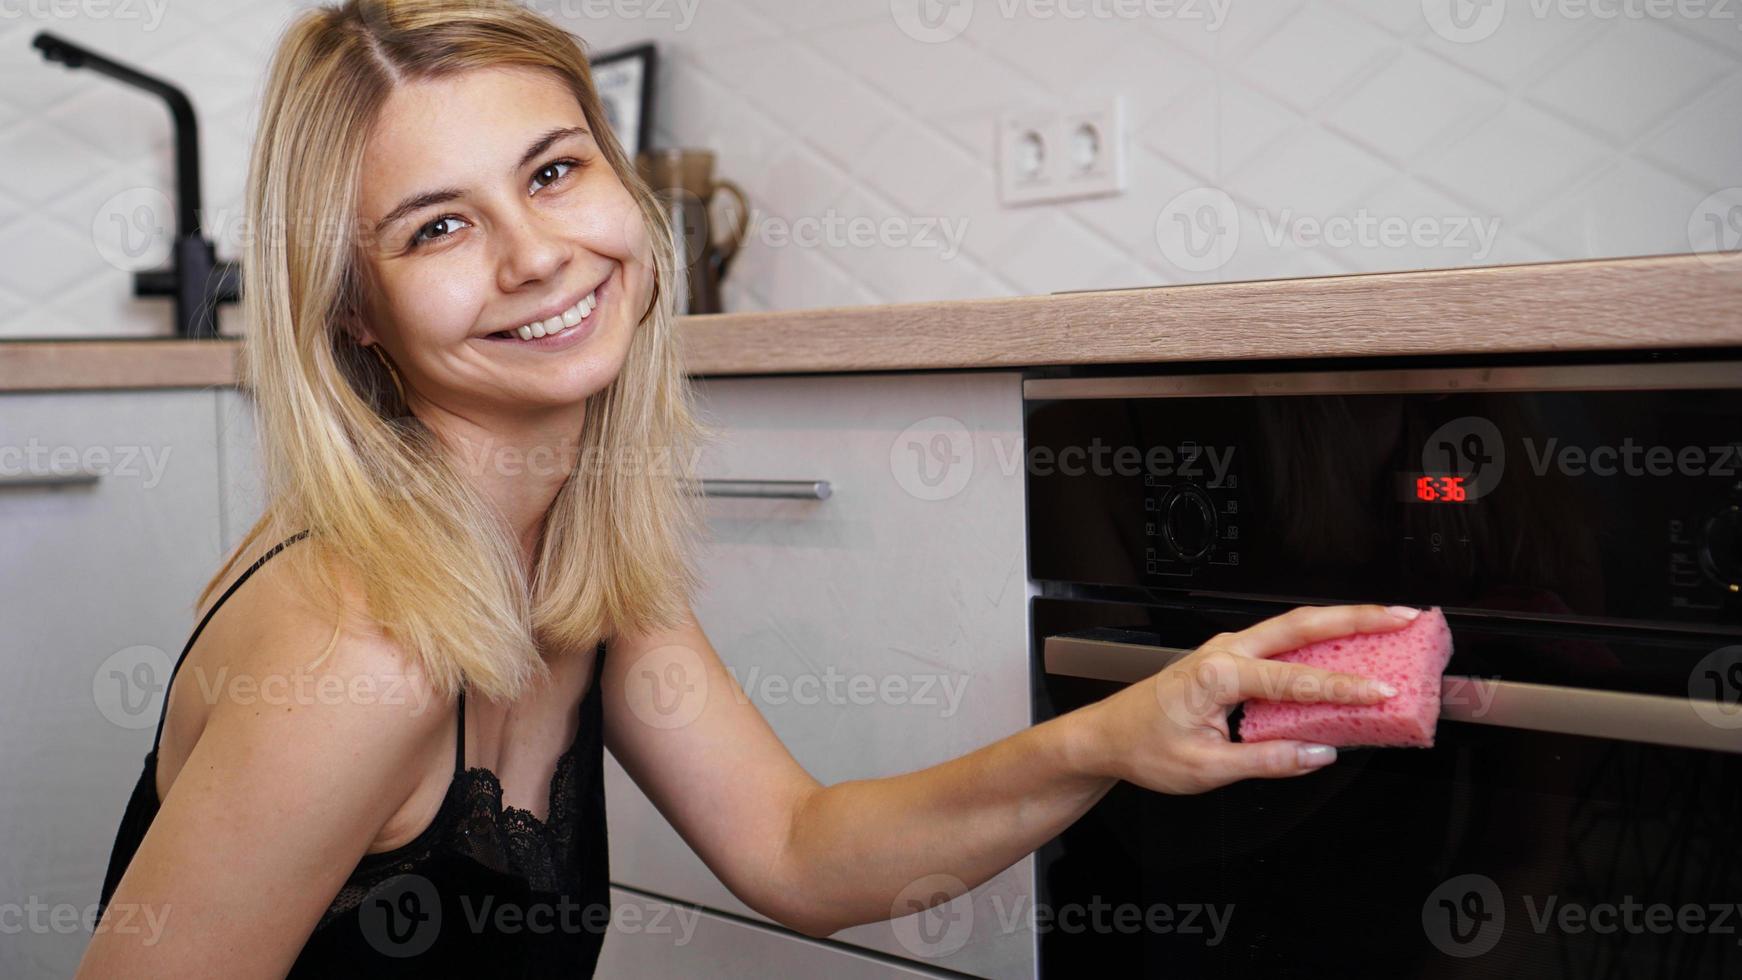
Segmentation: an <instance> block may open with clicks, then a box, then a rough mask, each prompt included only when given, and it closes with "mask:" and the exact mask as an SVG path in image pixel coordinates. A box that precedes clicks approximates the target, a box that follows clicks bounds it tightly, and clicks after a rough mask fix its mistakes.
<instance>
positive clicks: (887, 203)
mask: <svg viewBox="0 0 1742 980" xmlns="http://www.w3.org/2000/svg"><path fill="white" fill-rule="evenodd" d="M904 2H905V0H904ZM1436 2H1439V0H1429V2H1427V3H1418V2H1415V0H1407V2H1406V0H1267V2H1256V0H1231V2H1228V3H1215V4H1213V3H1210V2H1208V0H1205V2H1203V3H1200V4H1195V5H1190V6H1188V7H1185V8H1176V10H1190V11H1192V13H1190V14H1179V13H1175V14H1173V15H1170V16H1138V17H1121V16H1116V15H1095V14H1094V13H1093V12H1094V11H1096V10H1102V11H1104V10H1107V9H1111V8H1110V7H1109V6H1108V5H1099V6H1091V5H1088V4H1086V3H1075V4H1073V3H1071V2H1068V0H1066V2H1060V3H1056V4H1040V3H1026V2H1023V3H1013V2H1011V0H975V2H974V4H973V7H972V17H971V18H970V20H969V21H968V22H967V23H966V24H965V26H964V28H963V29H962V30H961V31H960V33H959V34H958V35H957V36H953V37H948V38H947V39H944V40H941V41H938V42H937V43H928V42H927V41H926V40H922V39H919V38H917V37H916V36H914V35H913V34H911V33H908V32H906V31H904V30H903V25H902V24H901V23H900V22H899V21H898V18H897V17H896V16H895V15H894V13H893V11H892V6H891V4H890V2H889V0H831V2H829V3H815V2H807V0H701V2H699V3H697V4H695V5H693V6H690V5H683V4H666V5H661V6H659V7H657V8H656V7H655V5H651V4H648V5H645V7H644V9H642V12H641V13H640V14H639V15H636V14H634V8H631V7H630V6H628V5H623V6H621V8H620V9H619V10H617V11H616V12H615V13H614V15H613V16H610V17H597V16H593V15H592V13H591V12H592V11H593V9H594V8H591V7H585V6H581V5H562V4H553V5H548V6H549V9H551V10H553V11H564V10H567V11H569V12H570V14H572V16H570V17H569V19H568V20H566V21H565V22H564V26H565V28H567V29H568V30H570V31H571V32H573V33H575V34H576V35H578V36H579V37H581V38H582V39H583V40H584V41H585V42H586V43H587V45H588V46H589V48H590V49H591V50H594V51H601V50H609V49H612V48H617V47H622V46H627V45H631V44H635V43H639V42H642V41H647V40H652V41H654V42H656V43H658V44H659V45H660V48H661V58H662V66H661V71H660V75H659V79H658V86H659V92H658V105H657V112H656V120H655V128H656V134H657V138H658V140H659V142H661V143H662V144H665V145H685V146H705V147H710V148H712V149H714V150H716V151H717V153H718V155H719V172H720V174H721V175H722V176H725V177H728V178H731V179H733V180H736V181H737V182H739V183H740V184H742V185H743V186H744V187H745V188H746V189H747V190H748V191H749V192H750V193H751V195H752V197H753V200H752V205H753V207H754V208H756V209H757V212H758V213H759V214H762V215H764V216H778V217H781V218H784V219H797V218H805V217H808V218H810V219H812V220H818V221H820V220H824V219H827V218H830V217H831V216H832V217H834V218H835V219H837V220H842V221H844V220H848V219H852V218H855V217H858V218H869V217H871V216H873V215H875V216H876V217H877V218H878V219H879V220H882V219H893V220H895V221H897V222H906V223H907V225H908V227H909V229H910V230H912V229H913V228H916V227H917V226H918V225H919V224H920V223H921V222H922V221H929V220H937V219H942V220H946V221H957V222H962V223H964V225H965V229H966V231H965V238H964V239H963V240H962V243H961V253H960V254H959V255H957V256H955V257H954V258H952V259H950V260H948V261H939V260H938V256H937V255H936V250H932V251H930V252H928V251H927V250H925V249H918V248H913V247H911V246H907V245H897V244H889V243H887V242H886V243H884V244H877V245H871V246H857V245H847V246H844V247H830V246H827V245H822V246H818V245H791V244H787V245H777V244H770V243H769V242H768V241H754V240H753V241H752V242H751V243H750V244H749V245H748V246H746V249H745V253H744V254H743V255H742V256H740V257H739V260H738V262H737V263H736V265H735V266H734V268H733V269H732V271H731V274H730V276H729V277H728V279H727V281H726V284H725V296H726V297H727V300H728V303H729V307H730V308H734V309H763V308H781V309H786V308H799V307H808V306H823V305H853V304H858V303H864V302H873V301H892V300H895V299H928V298H945V297H978V296H996V295H1010V294H1018V293H1023V292H1028V291H1031V290H1037V289H1042V288H1044V289H1047V290H1052V289H1087V288H1096V287H1099V286H1103V285H1106V284H1108V283H1111V282H1120V283H1122V284H1123V283H1125V280H1127V279H1131V278H1141V277H1144V276H1147V277H1148V281H1150V282H1154V283H1166V282H1193V281H1212V280H1216V279H1231V278H1270V277H1276V276H1289V275H1304V274H1318V273H1323V272H1336V271H1357V270H1358V271H1381V270H1387V269H1407V268H1417V267H1421V266H1423V265H1429V264H1431V265H1434V266H1442V265H1444V264H1446V263H1448V262H1450V263H1460V249H1459V248H1458V247H1452V246H1444V245H1441V246H1433V245H1423V244H1421V243H1419V242H1415V241H1411V242H1410V243H1408V244H1405V245H1401V246H1385V245H1375V244H1373V243H1371V242H1355V243H1352V244H1350V245H1349V246H1348V247H1346V248H1337V247H1332V246H1327V245H1324V244H1322V243H1321V244H1319V245H1317V246H1314V247H1308V248H1301V247H1298V246H1296V245H1294V244H1287V245H1284V246H1283V247H1272V246H1271V245H1270V244H1269V243H1268V242H1267V241H1265V236H1264V234H1263V228H1264V221H1265V220H1268V221H1269V222H1270V224H1271V226H1272V227H1274V226H1275V222H1276V220H1277V219H1278V216H1279V215H1280V214H1282V213H1283V212H1285V211H1286V212H1287V213H1288V214H1290V215H1294V216H1300V215H1309V216H1312V217H1314V218H1318V219H1323V220H1327V221H1334V220H1336V219H1339V218H1340V219H1345V220H1353V219H1356V218H1358V217H1360V216H1361V215H1367V216H1369V217H1381V216H1387V215H1390V216H1397V217H1401V218H1420V219H1426V220H1430V221H1432V220H1441V219H1447V220H1450V219H1455V218H1458V217H1460V216H1461V217H1463V218H1464V219H1467V220H1472V221H1483V220H1491V221H1498V222H1499V227H1500V229H1501V231H1500V235H1499V239H1498V240H1497V241H1496V242H1495V243H1494V247H1493V249H1492V251H1491V253H1489V254H1488V255H1487V256H1486V257H1485V258H1484V259H1482V260H1481V261H1482V262H1501V261H1527V260H1542V259H1576V258H1587V257H1594V256H1604V255H1627V254H1646V253H1653V252H1659V251H1663V250H1665V249H1671V250H1674V249H1678V248H1680V249H1687V248H1691V247H1692V246H1691V245H1688V244H1686V241H1687V238H1688V236H1687V233H1686V231H1685V228H1686V226H1687V225H1688V223H1689V221H1690V220H1691V219H1693V218H1694V217H1695V215H1694V212H1695V211H1697V210H1698V209H1699V208H1700V207H1701V206H1702V202H1704V201H1705V200H1706V199H1708V198H1710V197H1711V196H1712V195H1714V194H1716V193H1718V192H1721V191H1723V190H1725V189H1726V188H1732V187H1737V186H1742V127H1738V126H1736V125H1735V120H1736V118H1738V115H1739V114H1742V31H1738V30H1737V26H1738V23H1737V19H1736V18H1735V17H1730V18H1728V19H1726V18H1724V17H1722V16H1720V15H1717V14H1713V15H1709V16H1705V17H1698V18H1685V17H1683V18H1667V19H1661V18H1660V19H1650V18H1646V19H1640V18H1631V19H1625V18H1624V19H1613V18H1611V19H1604V18H1600V17H1595V16H1590V15H1585V16H1579V15H1577V13H1576V10H1575V11H1574V13H1572V14H1569V13H1568V9H1573V8H1567V9H1563V7H1562V5H1558V4H1549V5H1546V6H1545V5H1541V4H1532V3H1524V2H1508V3H1506V4H1504V5H1503V6H1502V7H1499V8H1496V9H1497V11H1498V13H1499V16H1498V18H1497V19H1495V20H1494V21H1492V22H1491V23H1486V22H1485V23H1483V24H1479V25H1478V28H1479V29H1478V30H1476V31H1474V32H1465V33H1463V34H1459V33H1458V32H1456V31H1447V30H1445V29H1444V27H1443V25H1439V26H1436V24H1435V23H1434V22H1432V21H1431V20H1430V18H1429V16H1428V14H1429V13H1430V12H1431V11H1432V9H1433V8H1434V5H1435V3H1436ZM1446 2H1451V0H1446ZM305 5H306V3H305V2H304V0H254V2H246V3H245V2H236V0H201V2H199V3H194V2H191V0H190V2H186V3H178V4H174V5H171V6H170V7H168V8H166V12H165V15H164V18H163V20H162V21H161V22H158V23H155V24H151V25H146V24H144V23H141V22H137V21H132V22H130V21H125V20H118V19H114V18H109V19H105V20H94V19H90V18H86V19H81V20H71V21H67V20H55V21H53V22H45V23H34V22H32V23H26V22H23V21H8V22H0V266H4V267H5V269H7V270H9V271H0V290H4V291H5V293H6V295H7V296H8V297H9V301H8V302H6V303H0V336H20V335H44V334H60V333H77V332H102V333H111V334H125V333H134V334H151V333H164V332H167V331H168V330H169V329H170V326H169V325H170V317H169V313H168V304H167V303H165V302H163V301H144V300H135V299H132V298H131V297H130V295H129V285H128V282H127V279H126V276H125V274H124V270H121V269H117V268H115V267H114V266H112V265H111V264H109V263H108V262H105V261H104V260H103V259H102V258H101V256H100V255H99V254H98V253H97V252H96V247H97V242H96V241H95V240H94V239H95V237H96V236H94V234H93V231H92V228H93V225H94V224H96V223H98V222H100V221H101V220H102V218H103V214H104V212H103V208H104V206H105V204H106V203H107V202H109V201H110V199H112V198H113V196H114V194H115V193H116V192H117V191H118V190H121V189H125V188H127V187H141V186H143V187H157V188H160V189H163V190H168V189H169V187H170V184H171V182H172V180H173V170H172V167H171V163H170V152H169V142H168V141H169V133H170V130H169V125H168V121H167V118H166V117H165V115H164V114H163V113H162V111H161V110H160V109H158V108H157V107H156V106H154V105H151V104H150V102H149V100H147V99H145V98H144V97H143V96H140V95H137V94H135V93H131V92H127V91H125V90H123V89H121V88H120V87H118V86H116V85H115V84H114V83H113V82H110V81H108V80H106V79H100V78H96V77H94V76H91V75H89V74H88V73H69V72H66V71H65V70H64V69H61V68H60V67H59V66H50V65H47V64H45V63H43V62H42V61H41V59H40V58H39V57H38V56H37V55H36V54H35V52H34V51H31V50H30V49H29V46H28V39H29V36H30V35H31V34H32V33H34V31H35V30H37V29H39V28H42V27H47V28H49V29H52V30H55V31H57V32H59V33H62V34H65V35H67V36H69V37H72V38H74V39H76V40H79V41H81V42H84V43H89V44H91V45H92V46H95V47H98V48H100V49H105V50H110V51H112V52H114V53H116V54H117V55H119V56H121V57H122V58H123V59H124V60H134V61H137V62H139V63H142V64H145V65H149V66H153V67H155V68H157V69H159V70H161V71H163V72H164V73H166V74H168V75H170V76H171V77H174V78H177V79H178V80H180V81H182V82H183V83H184V84H185V85H186V86H187V87H188V88H189V89H190V92H191V94H192V95H193V97H194V99H195V101H196V104H197V105H198V107H199V109H200V111H201V114H202V115H201V119H202V123H203V124H204V131H203V139H204V147H203V151H202V163H203V165H204V176H205V186H206V201H205V204H206V207H207V208H208V209H209V210H210V211H211V212H213V213H214V214H215V215H217V216H219V217H221V218H223V219H224V220H225V222H226V226H225V227H224V228H220V229H218V231H219V234H218V236H217V237H218V238H219V241H220V243H221V244H220V249H219V251H220V255H222V256H224V257H226V258H228V257H231V256H232V255H233V254H234V241H235V235H236V233H237V232H238V231H239V227H240V223H239V221H238V217H239V214H238V212H239V206H240V198H241V194H242V179H243V176H244V174H245V171H246V166H247V144H248V141H249V139H250V138H251V134H252V131H253V125H254V116H255V113H256V111H257V101H256V100H257V99H258V90H259V86H260V83H261V77H260V74H261V71H262V69H263V67H264V65H265V63H266V60H267V58H268V56H269V55H270V52H271V49H272V46H273V43H274V41H275V40H276V37H277V33H278V32H279V31H280V30H282V28H283V26H284V24H285V23H286V22H287V20H288V19H289V17H290V16H292V15H293V14H294V13H296V12H297V11H298V10H299V9H300V8H301V7H303V6H305ZM1722 9H1724V8H1720V10H1722ZM1073 10H1074V11H1089V12H1090V15H1087V16H1079V17H1065V16H1062V15H1058V14H1055V15H1053V16H1048V15H1047V12H1048V11H1055V12H1056V11H1073ZM656 11H657V14H656ZM1006 11H1013V12H1014V13H1013V14H1012V15H1010V16H1006ZM1539 11H1540V13H1539ZM686 13H687V15H693V16H686ZM1218 15H1220V16H1224V17H1225V19H1222V20H1216V19H1215V17H1216V16H1218ZM1103 94H1120V95H1123V96H1124V97H1125V100H1126V107H1127V123H1128V127H1129V143H1128V146H1127V150H1128V163H1129V164H1130V188H1129V190H1128V191H1127V193H1126V194H1124V195H1123V196H1120V197H1115V198H1108V199H1100V200H1093V201H1078V202H1068V203H1064V204H1058V205H1040V206H1027V207H1020V208H1006V207H1003V206H1002V205H1001V204H1000V203H999V202H998V201H997V197H996V176H995V174H996V171H995V165H996V149H995V143H994V132H995V130H994V125H995V120H996V119H997V117H998V115H999V113H1000V112H1002V111H1007V110H1011V109H1026V108H1034V107H1037V106H1045V105H1068V104H1070V103H1071V102H1072V100H1074V99H1084V98H1087V97H1089V96H1090V95H1097V96H1098V95H1103ZM1196 188H1212V189H1218V190H1220V191H1223V192H1225V193H1226V194H1227V195H1229V197H1230V199H1231V200H1233V201H1235V202H1237V203H1238V206H1239V208H1240V209H1241V210H1242V213H1243V215H1244V219H1243V220H1242V222H1241V226H1242V231H1243V236H1242V243H1241V246H1240V248H1239V249H1238V251H1237V254H1235V255H1233V256H1231V257H1230V258H1229V261H1228V262H1226V263H1224V264H1222V265H1221V266H1218V267H1216V268H1214V269H1211V270H1207V271H1206V270H1202V269H1199V270H1197V271H1186V270H1181V269H1179V268H1177V267H1176V266H1175V265H1174V264H1173V263H1172V262H1171V261H1169V259H1168V257H1167V255H1166V254H1165V253H1164V252H1163V251H1162V249H1161V246H1160V244H1159V243H1158V242H1157V240H1156V224H1157V220H1158V219H1159V218H1161V217H1162V213H1163V210H1164V209H1165V208H1166V207H1167V205H1168V203H1169V202H1170V201H1172V200H1174V199H1175V198H1176V197H1177V196H1178V195H1179V194H1181V193H1184V192H1186V191H1191V190H1193V189H1196ZM831 209H832V210H831ZM1678 229H1684V230H1682V231H1680V232H1679V233H1678ZM1732 244H1733V243H1732ZM1465 251H1468V250H1465ZM1477 261H1478V260H1476V259H1474V258H1471V259H1469V260H1467V261H1464V262H1462V263H1460V264H1476V263H1477ZM87 281H89V282H87ZM99 281H101V282H102V283H104V285H97V282H99ZM69 304H70V305H72V306H76V307H79V308H81V309H83V310H84V313H83V314H82V315H81V314H79V313H77V312H71V311H69V308H68V307H69ZM233 312H234V311H232V310H230V309H228V308H226V309H225V310H224V311H223V314H222V317H223V321H224V323H225V324H226V329H236V326H235V319H236V318H235V317H234V316H233Z"/></svg>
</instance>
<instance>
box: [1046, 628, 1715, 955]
mask: <svg viewBox="0 0 1742 980" xmlns="http://www.w3.org/2000/svg"><path fill="white" fill-rule="evenodd" d="M1282 608H1284V607H1269V606H1267V605H1266V604H1263V603H1256V602H1250V603H1242V602H1237V601H1233V600H1229V601H1227V602H1209V601H1206V600H1203V599H1201V598H1194V599H1191V600H1185V599H1182V600H1180V602H1179V603H1178V604H1175V605H1152V604H1133V603H1124V602H1102V601H1089V600H1081V599H1055V598H1046V597H1039V598H1036V599H1034V600H1033V608H1032V612H1033V616H1032V621H1033V623H1034V629H1035V637H1034V639H1035V643H1034V654H1035V658H1036V663H1035V665H1034V667H1035V672H1034V677H1035V678H1036V681H1035V692H1034V693H1035V708H1036V710H1035V715H1036V718H1035V720H1036V721H1037V722H1038V721H1043V720H1045V719H1047V718H1051V717H1054V716H1056V715H1059V714H1063V713H1065V712H1068V711H1070V710H1072V709H1074V708H1077V707H1080V706H1082V705H1085V704H1089V703H1091V702H1093V701H1095V700H1098V699H1100V698H1103V697H1105V696H1107V695H1109V694H1111V693H1113V692H1114V691H1115V690H1117V689H1118V688H1119V687H1120V685H1121V684H1122V683H1125V682H1127V681H1128V680H1129V679H1130V678H1132V677H1137V676H1142V675H1143V674H1144V673H1146V672H1153V670H1155V669H1159V667H1160V666H1162V665H1163V664H1165V663H1166V662H1167V660H1168V659H1169V657H1170V656H1177V655H1179V653H1181V652H1184V651H1189V650H1190V649H1193V648H1195V647H1196V646H1197V645H1198V644H1200V643H1202V642H1203V641H1204V640H1205V639H1207V638H1209V637H1210V636H1212V635H1214V634H1216V633H1218V632H1222V631H1226V630H1235V629H1240V628H1243V627H1245V626H1248V625H1251V624H1252V623H1254V622H1256V621H1258V620H1259V619H1262V618H1264V617H1265V616H1268V615H1272V614H1274V613H1276V612H1280V611H1282ZM1450 618H1451V619H1452V621H1453V633H1454V636H1455V638H1456V643H1457V651H1456V654H1455V656H1454V659H1453V661H1452V665H1451V667H1450V669H1449V670H1448V672H1447V676H1448V685H1451V684H1455V683H1458V682H1457V678H1459V677H1481V678H1503V679H1504V683H1505V684H1506V685H1510V687H1507V688H1506V690H1505V692H1504V694H1503V695H1502V696H1499V697H1493V695H1494V694H1495V692H1496V691H1499V690H1500V687H1499V686H1496V685H1493V684H1489V685H1488V686H1487V687H1482V686H1478V685H1470V686H1468V687H1467V688H1465V689H1464V691H1463V696H1462V697H1461V698H1455V697H1453V696H1452V695H1451V692H1452V690H1453V688H1452V687H1450V686H1448V688H1447V692H1448V695H1447V698H1448V703H1447V706H1446V713H1445V714H1444V715H1443V716H1442V720H1441V723H1440V725H1439V730H1438V735H1437V739H1436V745H1435V747H1434V748H1432V749H1427V750H1422V749H1353V750H1344V751H1343V752H1342V753H1341V755H1340V757H1339V758H1338V760H1337V762H1336V763H1334V764H1333V765H1332V766H1330V767H1328V768H1327V769H1325V770H1323V771H1320V772H1316V773H1313V774H1310V775H1307V776H1302V777H1296V778H1291V779H1280V780H1248V781H1244V782H1241V783H1237V784H1234V785H1232V786H1228V787H1225V788H1223V789H1220V790H1217V791H1213V792H1210V793H1205V794H1202V795H1197V796H1168V795H1164V794H1159V793H1152V792H1148V791H1145V790H1142V789H1139V788H1137V787H1135V786H1132V785H1130V784H1127V783H1120V784H1118V785H1117V786H1116V787H1115V788H1114V789H1113V790H1112V791H1110V792H1109V793H1108V794H1107V796H1106V797H1105V798H1104V799H1103V800H1102V801H1101V802H1100V803H1099V804H1098V805H1097V806H1095V807H1094V808H1093V809H1092V810H1091V811H1090V812H1089V813H1088V814H1086V815H1085V816H1084V817H1083V818H1082V819H1081V820H1079V821H1078V822H1077V823H1075V824H1074V825H1073V826H1072V827H1070V828H1069V829H1068V830H1067V831H1065V832H1064V833H1063V834H1061V835H1060V836H1058V837H1057V838H1056V839H1054V840H1053V841H1051V842H1049V843H1048V844H1047V845H1045V846H1044V847H1043V848H1042V849H1041V850H1040V851H1039V852H1038V854H1037V858H1038V864H1037V878H1038V881H1037V885H1038V891H1037V894H1038V896H1039V902H1040V904H1039V906H1038V907H1037V921H1036V928H1037V932H1038V933H1039V936H1040V945H1041V965H1042V974H1043V976H1048V977H1055V978H1056V977H1064V976H1074V975H1076V974H1077V973H1078V972H1080V971H1081V970H1082V969H1084V968H1085V967H1090V966H1092V967H1093V968H1094V969H1096V970H1097V971H1098V972H1101V971H1105V972H1107V973H1109V974H1111V975H1117V976H1167V977H1245V976H1263V977H1268V978H1274V977H1307V976H1313V977H1316V976H1337V977H1345V976H1349V975H1351V974H1353V973H1357V972H1358V973H1361V974H1371V975H1374V976H1385V977H1437V976H1471V975H1475V976H1508V977H1513V976H1526V977H1569V978H1570V977H1578V978H1587V977H1672V976H1673V977H1736V976H1742V945H1739V943H1742V847H1739V843H1742V842H1739V837H1742V755H1738V754H1737V750H1738V749H1742V727H1737V726H1739V725H1742V720H1739V719H1738V715H1737V709H1736V706H1735V700H1736V692H1737V688H1736V687H1735V686H1733V685H1737V684H1742V666H1738V664H1742V658H1739V654H1742V648H1738V647H1734V646H1730V647H1726V646H1725V645H1724V644H1725V642H1726V641H1725V639H1724V638H1723V637H1722V636H1719V635H1713V634H1705V635H1702V634H1695V633H1688V632H1674V631H1625V630H1620V629H1596V628H1580V627H1573V626H1559V627H1553V628H1551V627H1547V626H1541V625H1533V624H1517V623H1510V624H1509V623H1504V622H1500V621H1496V620H1485V619H1475V618H1461V617H1458V616H1457V615H1456V614H1453V615H1452V616H1451V617H1450ZM1728 642H1730V643H1735V642H1736V641H1735V638H1734V637H1731V638H1730V639H1729V641H1728ZM1146 648H1150V649H1152V650H1153V658H1152V661H1151V662H1150V663H1149V664H1147V665H1145V664H1144V662H1143V661H1144V660H1145V656H1144V654H1145V652H1146ZM1085 651H1087V652H1086V653H1085ZM1049 655H1050V656H1049ZM1484 699H1489V700H1488V701H1487V702H1486V703H1484ZM1454 702H1456V703H1454ZM1454 717H1459V718H1464V719H1466V720H1461V721H1460V720H1452V719H1453V718H1454ZM1237 721H1238V719H1237V718H1236V724H1237ZM1532 726H1533V727H1532ZM1573 732H1577V733H1579V734H1571V733H1573Z"/></svg>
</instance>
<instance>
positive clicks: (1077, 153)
mask: <svg viewBox="0 0 1742 980" xmlns="http://www.w3.org/2000/svg"><path fill="white" fill-rule="evenodd" d="M1124 191H1125V111H1124V100H1123V99H1121V98H1120V97H1119V96H1116V95H1115V96H1112V97H1111V98H1108V99H1106V100H1104V101H1102V102H1098V103H1094V104H1092V105H1087V106H1079V107H1078V108H1075V109H1070V110H1065V111H1059V112H1050V111H1024V112H1010V113H1006V114H1004V115H1002V116H1000V117H999V118H998V199H999V200H1000V201H1002V202H1003V203H1004V204H1006V205H1022V204H1039V203H1043V202H1050V201H1070V200H1075V199H1077V198H1084V197H1105V196H1107V195H1111V194H1121V193H1124Z"/></svg>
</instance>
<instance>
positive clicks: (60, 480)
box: [0, 470, 103, 490]
mask: <svg viewBox="0 0 1742 980" xmlns="http://www.w3.org/2000/svg"><path fill="white" fill-rule="evenodd" d="M102 477H103V474H101V473H93V472H90V471H88V470H81V471H78V472H75V473H8V474H5V475H0V490H10V489H13V488H15V487H16V488H23V487H74V486H88V485H90V484H92V483H96V482H97V481H98V480H100V479H102Z"/></svg>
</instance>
